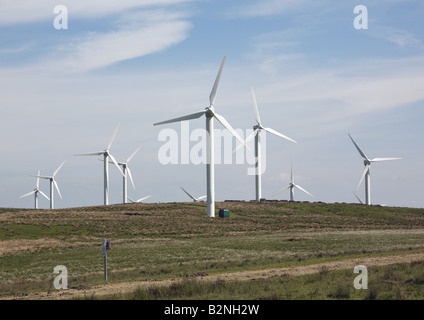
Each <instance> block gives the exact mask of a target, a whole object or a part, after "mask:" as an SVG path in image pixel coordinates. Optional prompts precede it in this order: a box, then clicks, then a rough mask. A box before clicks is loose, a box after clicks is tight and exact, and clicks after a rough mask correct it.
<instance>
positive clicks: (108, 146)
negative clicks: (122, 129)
mask: <svg viewBox="0 0 424 320" xmlns="http://www.w3.org/2000/svg"><path fill="white" fill-rule="evenodd" d="M119 126H120V124H119V123H118V126H117V127H116V129H115V132H114V133H113V135H112V138H111V139H110V141H109V144H108V145H107V150H109V149H110V147H111V146H112V143H113V140H114V139H115V136H116V134H117V133H118V129H119Z"/></svg>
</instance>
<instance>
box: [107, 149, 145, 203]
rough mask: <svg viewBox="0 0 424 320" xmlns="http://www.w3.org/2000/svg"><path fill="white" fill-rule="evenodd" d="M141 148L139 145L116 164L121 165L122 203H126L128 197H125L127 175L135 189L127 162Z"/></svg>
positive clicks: (126, 192)
mask: <svg viewBox="0 0 424 320" xmlns="http://www.w3.org/2000/svg"><path fill="white" fill-rule="evenodd" d="M140 149H141V146H140V147H138V148H137V149H136V150H135V151H134V152H133V153H132V154H131V155H130V156H129V157H128V159H127V161H125V162H118V164H119V165H120V166H122V173H123V178H122V180H123V203H127V202H128V201H127V199H128V197H127V194H128V183H127V178H128V177H129V178H130V181H131V184H132V187H133V189H134V190H135V185H134V180H133V178H132V174H131V170H130V168H129V167H128V162H130V161H131V159H132V158H133V157H134V156H135V154H136V153H137V152H138V151H139V150H140ZM101 161H104V160H101ZM109 163H113V162H111V161H109Z"/></svg>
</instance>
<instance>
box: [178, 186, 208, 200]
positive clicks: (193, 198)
mask: <svg viewBox="0 0 424 320" xmlns="http://www.w3.org/2000/svg"><path fill="white" fill-rule="evenodd" d="M180 188H181V189H182V190H183V191H184V192H185V193H186V194H187V195H188V196H189V197H190V198H191V199H192V200H193V202H199V201H200V200H202V199H204V198H206V195H204V196H201V197H198V198H195V197H193V196H192V195H191V194H190V193H189V192H188V191H187V190H185V189H184V188H183V187H181V186H180Z"/></svg>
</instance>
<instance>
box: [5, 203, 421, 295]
mask: <svg viewBox="0 0 424 320" xmlns="http://www.w3.org/2000/svg"><path fill="white" fill-rule="evenodd" d="M216 207H217V208H225V209H229V210H230V212H231V214H230V218H229V219H228V218H225V219H221V218H218V215H217V216H216V218H208V217H206V206H205V204H204V203H196V204H191V203H190V204H188V203H168V204H131V205H112V206H101V207H86V208H69V209H59V210H20V209H0V241H2V245H3V246H4V247H6V249H7V248H8V247H13V246H17V248H18V249H16V250H12V251H7V250H6V251H5V253H4V254H2V255H0V295H4V294H10V293H25V292H29V291H36V290H51V289H52V282H53V278H54V276H55V275H54V274H53V268H54V267H55V266H56V265H65V266H66V267H67V268H68V274H69V285H70V287H79V286H91V285H94V284H99V283H103V257H102V255H101V250H100V243H101V238H108V239H111V242H112V249H111V250H110V251H108V269H109V272H108V274H109V276H108V278H109V281H110V282H113V281H132V280H146V279H167V278H174V277H186V276H187V275H193V274H196V273H199V272H203V273H208V274H212V273H220V272H228V271H234V270H254V269H261V268H271V267H283V266H288V265H296V264H310V263H316V262H323V261H330V260H337V259H343V258H348V257H361V256H370V255H379V254H386V253H395V252H412V251H418V252H420V251H423V250H424V210H423V209H411V208H390V207H379V206H359V205H349V204H324V203H284V202H263V203H256V202H224V203H217V206H216ZM36 241H38V242H36ZM49 241H51V244H49ZM43 244H45V245H43ZM351 276H352V275H350V277H351ZM280 280H281V279H280ZM263 294H265V293H263ZM333 294H334V296H343V295H347V294H346V289H345V288H344V287H343V286H341V287H339V288H337V290H335V291H334V293H333ZM265 296H266V295H265ZM301 296H302V297H303V296H307V294H306V295H303V294H302V295H301ZM278 297H283V295H282V294H276V295H275V298H278ZM351 297H352V294H351V293H349V298H351ZM327 298H331V297H327Z"/></svg>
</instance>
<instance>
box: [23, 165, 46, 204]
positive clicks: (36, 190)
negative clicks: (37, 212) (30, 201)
mask: <svg viewBox="0 0 424 320" xmlns="http://www.w3.org/2000/svg"><path fill="white" fill-rule="evenodd" d="M39 176H40V170H38V175H37V181H36V183H35V189H34V190H33V191H31V192H28V193H26V194H24V195H23V196H21V197H20V198H23V197H27V196H29V195H31V194H34V209H38V193H40V194H41V195H42V196H43V197H44V198H46V199H47V200H50V198H49V197H47V196H46V195H45V194H44V192H43V191H41V190H40V177H39Z"/></svg>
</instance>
